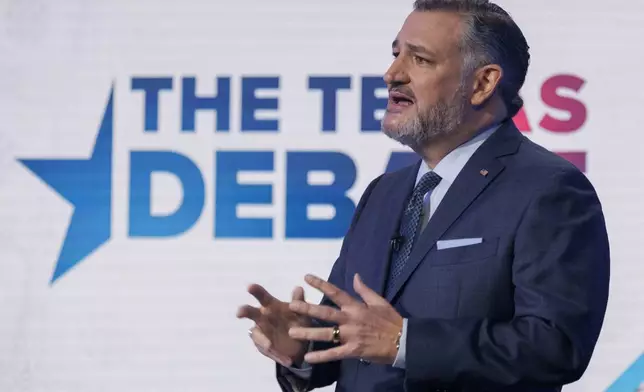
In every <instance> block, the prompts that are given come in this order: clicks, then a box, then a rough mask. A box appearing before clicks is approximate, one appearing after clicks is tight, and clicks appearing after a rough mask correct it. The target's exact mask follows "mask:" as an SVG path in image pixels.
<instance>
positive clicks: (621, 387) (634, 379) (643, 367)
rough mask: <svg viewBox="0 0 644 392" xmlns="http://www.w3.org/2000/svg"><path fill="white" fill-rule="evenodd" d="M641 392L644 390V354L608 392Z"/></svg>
mask: <svg viewBox="0 0 644 392" xmlns="http://www.w3.org/2000/svg"><path fill="white" fill-rule="evenodd" d="M641 390H644V354H642V355H640V357H639V358H638V359H637V360H635V362H633V364H632V365H631V366H629V367H628V369H626V371H625V372H624V373H622V375H621V376H620V377H619V378H618V379H617V380H615V382H614V383H613V384H612V385H611V386H610V387H609V388H608V389H607V390H606V392H622V391H629V392H630V391H633V392H637V391H641Z"/></svg>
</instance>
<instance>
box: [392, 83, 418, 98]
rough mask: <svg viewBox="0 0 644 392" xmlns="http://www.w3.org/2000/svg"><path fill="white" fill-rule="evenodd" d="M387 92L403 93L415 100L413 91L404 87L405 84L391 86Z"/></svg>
mask: <svg viewBox="0 0 644 392" xmlns="http://www.w3.org/2000/svg"><path fill="white" fill-rule="evenodd" d="M389 93H398V94H403V95H406V96H408V97H409V98H411V99H413V100H416V97H415V96H414V93H413V92H412V91H411V89H409V88H407V87H405V86H396V87H392V88H390V89H389Z"/></svg>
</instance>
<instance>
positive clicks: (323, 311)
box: [288, 301, 348, 324]
mask: <svg viewBox="0 0 644 392" xmlns="http://www.w3.org/2000/svg"><path fill="white" fill-rule="evenodd" d="M288 307H289V309H291V310H292V311H293V312H295V313H298V314H301V315H304V316H309V317H312V318H316V319H320V320H325V321H329V322H332V323H336V324H344V323H346V322H347V319H348V317H347V315H346V314H344V313H342V311H340V310H338V309H335V308H332V307H330V306H324V305H314V304H310V303H307V302H302V301H293V302H291V303H290V304H289V305H288Z"/></svg>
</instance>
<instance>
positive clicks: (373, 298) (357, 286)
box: [353, 274, 389, 305]
mask: <svg viewBox="0 0 644 392" xmlns="http://www.w3.org/2000/svg"><path fill="white" fill-rule="evenodd" d="M353 289H354V290H355V291H356V293H358V295H360V297H361V298H362V299H363V300H364V302H365V303H366V304H367V305H389V302H387V300H386V299H384V298H383V297H381V296H380V295H379V294H378V293H376V292H375V291H373V290H371V289H370V288H369V287H368V286H367V285H366V284H365V283H364V282H363V281H362V279H361V278H360V275H358V274H355V275H353Z"/></svg>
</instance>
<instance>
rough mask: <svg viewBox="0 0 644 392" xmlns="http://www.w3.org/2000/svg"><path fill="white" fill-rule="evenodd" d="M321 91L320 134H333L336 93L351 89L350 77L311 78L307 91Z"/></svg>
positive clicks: (335, 114) (335, 115) (335, 117)
mask: <svg viewBox="0 0 644 392" xmlns="http://www.w3.org/2000/svg"><path fill="white" fill-rule="evenodd" d="M316 89H317V90H321V91H322V112H321V113H322V132H335V128H336V119H337V106H338V105H337V95H338V94H337V92H338V90H341V89H343V90H350V89H351V77H349V76H346V77H332V76H311V77H309V90H316Z"/></svg>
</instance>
